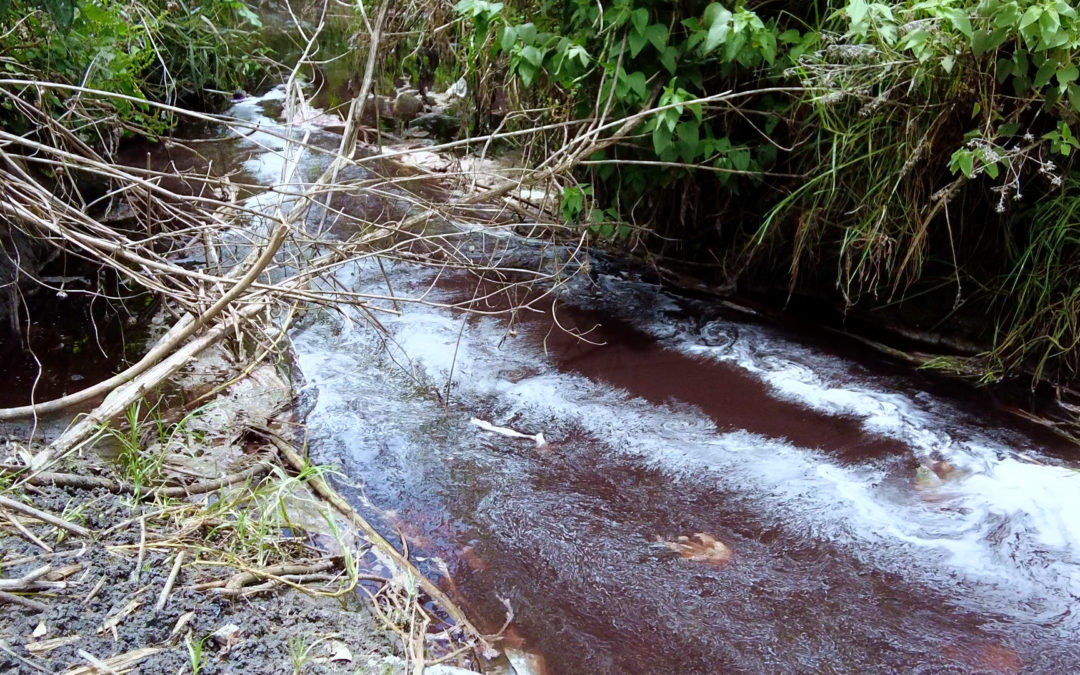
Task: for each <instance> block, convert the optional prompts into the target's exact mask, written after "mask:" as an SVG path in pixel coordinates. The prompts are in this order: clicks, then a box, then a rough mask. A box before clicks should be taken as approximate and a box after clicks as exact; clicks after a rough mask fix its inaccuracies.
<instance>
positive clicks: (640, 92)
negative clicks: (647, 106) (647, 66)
mask: <svg viewBox="0 0 1080 675" xmlns="http://www.w3.org/2000/svg"><path fill="white" fill-rule="evenodd" d="M623 77H624V78H625V80H626V83H627V85H629V87H630V91H632V92H634V93H635V94H637V97H638V99H640V100H641V101H644V100H645V99H646V98H647V97H648V90H647V89H646V88H645V81H646V80H645V73H643V72H641V71H637V72H634V73H629V74H626V75H624V76H623Z"/></svg>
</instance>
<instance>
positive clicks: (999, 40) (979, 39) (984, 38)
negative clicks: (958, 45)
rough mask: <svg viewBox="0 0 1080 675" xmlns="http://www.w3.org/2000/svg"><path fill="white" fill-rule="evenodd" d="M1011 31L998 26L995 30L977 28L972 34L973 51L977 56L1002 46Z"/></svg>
mask: <svg viewBox="0 0 1080 675" xmlns="http://www.w3.org/2000/svg"><path fill="white" fill-rule="evenodd" d="M1009 33H1010V31H1009V30H1008V29H1006V28H998V29H996V30H994V31H993V32H990V31H987V30H982V29H980V30H977V31H975V32H974V33H973V34H972V36H971V51H973V52H974V53H975V56H982V55H983V54H986V53H988V52H991V51H993V50H995V49H997V48H998V47H1000V46H1001V45H1002V44H1003V43H1004V42H1005V40H1007V39H1008V38H1009Z"/></svg>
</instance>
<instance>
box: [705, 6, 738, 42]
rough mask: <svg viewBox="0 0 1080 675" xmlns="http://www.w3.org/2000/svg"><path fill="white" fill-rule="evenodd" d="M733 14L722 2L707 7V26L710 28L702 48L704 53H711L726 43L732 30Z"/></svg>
mask: <svg viewBox="0 0 1080 675" xmlns="http://www.w3.org/2000/svg"><path fill="white" fill-rule="evenodd" d="M731 20H732V14H731V12H729V11H728V10H727V8H725V7H724V6H723V5H721V4H720V3H717V2H714V3H713V4H711V5H709V6H708V7H706V8H705V26H706V27H707V28H708V29H709V32H708V34H707V35H706V37H705V44H704V45H703V46H702V48H701V52H702V54H709V53H710V52H712V51H713V50H714V49H716V48H717V47H719V46H720V45H722V44H724V41H725V40H727V37H728V34H729V33H730V32H731Z"/></svg>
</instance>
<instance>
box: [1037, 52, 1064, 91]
mask: <svg viewBox="0 0 1080 675" xmlns="http://www.w3.org/2000/svg"><path fill="white" fill-rule="evenodd" d="M1057 65H1058V64H1057V62H1056V61H1054V60H1053V59H1047V60H1046V61H1045V62H1044V63H1043V64H1042V65H1041V66H1039V70H1038V72H1037V73H1035V82H1034V83H1033V84H1034V85H1035V87H1036V88H1038V87H1045V86H1046V85H1047V84H1049V82H1050V78H1051V77H1053V76H1054V73H1055V72H1056V71H1057Z"/></svg>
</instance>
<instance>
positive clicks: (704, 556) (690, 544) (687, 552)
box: [663, 532, 731, 565]
mask: <svg viewBox="0 0 1080 675" xmlns="http://www.w3.org/2000/svg"><path fill="white" fill-rule="evenodd" d="M694 538H695V539H697V541H694V539H691V538H690V537H686V536H683V537H679V538H678V539H676V540H675V541H665V542H663V543H664V545H665V546H667V547H668V548H669V549H671V550H672V551H675V552H676V553H678V554H679V555H681V556H682V557H683V558H686V559H687V560H692V561H694V562H703V563H709V564H710V565H725V564H727V563H728V561H730V560H731V549H730V548H728V547H727V545H726V544H724V542H722V541H720V540H718V539H717V538H716V537H714V536H712V535H711V534H705V533H704V532H698V533H697V534H695V535H694Z"/></svg>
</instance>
